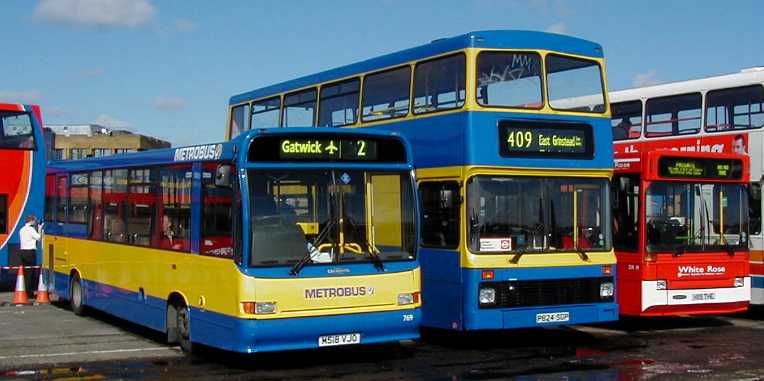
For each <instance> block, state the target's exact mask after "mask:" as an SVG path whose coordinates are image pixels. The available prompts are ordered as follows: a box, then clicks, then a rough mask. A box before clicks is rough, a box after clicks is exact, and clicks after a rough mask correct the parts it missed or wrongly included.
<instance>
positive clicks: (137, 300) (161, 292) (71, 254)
mask: <svg viewBox="0 0 764 381" xmlns="http://www.w3.org/2000/svg"><path fill="white" fill-rule="evenodd" d="M48 171H49V172H48V173H49V175H48V177H49V179H50V181H52V182H53V183H54V184H55V186H53V188H54V189H55V192H54V193H53V194H51V195H50V196H51V197H50V198H49V200H51V202H53V203H54V206H55V207H54V208H52V213H53V215H52V217H51V219H50V220H49V221H48V222H47V223H46V235H45V238H44V252H45V263H46V267H47V270H48V273H49V275H50V276H49V278H50V279H49V282H50V283H51V288H52V290H53V292H54V293H55V294H57V295H58V296H59V297H61V298H63V299H68V300H69V302H70V304H71V307H72V310H73V311H74V312H75V313H77V314H81V313H83V312H85V311H86V309H87V308H94V309H98V310H102V311H105V312H107V313H109V314H112V315H115V316H117V317H120V318H123V319H126V320H129V321H132V322H135V323H138V324H141V325H144V326H146V327H149V328H151V329H154V330H157V331H160V332H166V334H167V338H168V341H169V342H171V343H179V344H180V346H181V347H182V348H183V349H184V350H187V351H190V350H191V349H192V348H193V343H201V344H205V345H209V346H214V347H217V348H222V349H225V350H230V351H236V352H243V353H253V352H264V351H276V350H289V349H300V348H314V347H324V346H334V345H349V344H368V343H380V342H389V341H396V340H403V339H413V338H417V337H418V336H419V324H420V316H421V313H420V306H421V302H420V270H419V264H418V261H417V249H418V248H417V244H416V242H417V221H418V216H417V204H416V193H415V186H414V184H415V178H414V172H413V167H412V163H411V152H410V150H409V148H408V146H407V144H406V142H405V140H404V139H403V138H401V137H399V136H397V134H395V133H390V132H374V131H372V130H364V131H359V130H355V131H352V130H336V129H314V128H311V129H290V130H256V131H251V132H249V133H246V134H242V135H241V136H239V137H237V138H236V139H234V140H232V141H230V142H227V143H222V144H207V145H199V146H193V147H182V148H176V149H162V150H155V151H147V152H141V153H134V154H124V155H116V156H110V157H103V158H90V159H83V160H76V161H67V162H52V163H51V164H50V166H49V169H48Z"/></svg>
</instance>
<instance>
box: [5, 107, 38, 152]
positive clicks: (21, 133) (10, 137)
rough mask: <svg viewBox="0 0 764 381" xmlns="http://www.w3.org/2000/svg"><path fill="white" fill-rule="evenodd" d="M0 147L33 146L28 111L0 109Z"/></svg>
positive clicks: (21, 147)
mask: <svg viewBox="0 0 764 381" xmlns="http://www.w3.org/2000/svg"><path fill="white" fill-rule="evenodd" d="M0 148H15V149H34V148H35V144H34V134H33V130H32V118H31V116H30V115H29V114H28V113H25V112H18V111H0Z"/></svg>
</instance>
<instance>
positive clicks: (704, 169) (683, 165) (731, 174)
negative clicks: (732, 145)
mask: <svg viewBox="0 0 764 381" xmlns="http://www.w3.org/2000/svg"><path fill="white" fill-rule="evenodd" d="M658 174H659V175H660V176H661V177H671V178H695V179H719V180H735V179H740V178H741V177H742V176H743V163H742V162H741V161H740V160H735V159H710V158H709V159H705V158H691V157H662V158H660V159H659V160H658Z"/></svg>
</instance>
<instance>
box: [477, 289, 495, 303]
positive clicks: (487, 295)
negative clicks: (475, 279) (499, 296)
mask: <svg viewBox="0 0 764 381" xmlns="http://www.w3.org/2000/svg"><path fill="white" fill-rule="evenodd" d="M478 299H479V301H480V304H483V305H487V304H494V303H496V289H494V288H491V287H483V288H481V289H480V295H479V298H478Z"/></svg>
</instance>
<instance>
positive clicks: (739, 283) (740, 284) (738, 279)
mask: <svg viewBox="0 0 764 381" xmlns="http://www.w3.org/2000/svg"><path fill="white" fill-rule="evenodd" d="M743 286H745V279H744V278H741V277H736V278H735V287H743Z"/></svg>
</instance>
